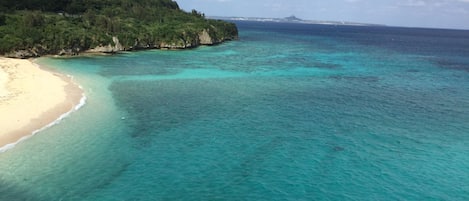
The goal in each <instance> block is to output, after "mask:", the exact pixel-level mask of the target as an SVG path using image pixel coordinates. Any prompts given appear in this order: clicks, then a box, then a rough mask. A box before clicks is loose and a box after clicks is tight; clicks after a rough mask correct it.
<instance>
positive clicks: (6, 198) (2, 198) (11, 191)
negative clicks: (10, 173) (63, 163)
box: [0, 181, 41, 201]
mask: <svg viewBox="0 0 469 201" xmlns="http://www.w3.org/2000/svg"><path fill="white" fill-rule="evenodd" d="M40 200H41V199H39V198H38V197H37V196H36V195H34V194H33V193H31V192H30V191H28V190H27V189H24V188H21V187H19V186H17V185H13V184H8V183H6V182H4V181H0V201H40Z"/></svg>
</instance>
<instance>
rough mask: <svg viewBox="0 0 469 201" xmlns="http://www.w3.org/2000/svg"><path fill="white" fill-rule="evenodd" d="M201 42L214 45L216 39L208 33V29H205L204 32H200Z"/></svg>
mask: <svg viewBox="0 0 469 201" xmlns="http://www.w3.org/2000/svg"><path fill="white" fill-rule="evenodd" d="M199 43H200V44H201V45H213V44H214V40H213V38H212V37H211V36H210V34H209V33H208V31H207V29H204V30H203V31H202V33H200V34H199Z"/></svg>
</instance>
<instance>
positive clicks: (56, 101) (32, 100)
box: [0, 57, 83, 152]
mask: <svg viewBox="0 0 469 201" xmlns="http://www.w3.org/2000/svg"><path fill="white" fill-rule="evenodd" d="M82 97H83V92H82V90H81V89H80V88H79V86H77V85H76V84H74V83H73V82H72V79H71V78H70V77H67V76H65V75H61V74H58V73H55V72H50V71H46V70H43V69H41V68H39V66H38V65H36V64H34V63H33V62H31V61H30V60H20V59H9V58H2V57H0V152H1V151H2V150H3V149H4V148H5V146H7V145H8V146H11V145H12V144H14V143H16V142H18V141H19V140H21V139H24V138H25V137H28V136H31V135H32V134H33V132H35V131H37V130H40V129H42V128H44V127H46V126H48V125H50V124H51V123H52V122H54V121H56V120H57V119H59V118H61V116H62V115H63V114H65V113H68V112H70V111H73V110H74V109H75V106H76V105H78V104H79V103H80V101H81V99H82ZM2 147H3V149H2Z"/></svg>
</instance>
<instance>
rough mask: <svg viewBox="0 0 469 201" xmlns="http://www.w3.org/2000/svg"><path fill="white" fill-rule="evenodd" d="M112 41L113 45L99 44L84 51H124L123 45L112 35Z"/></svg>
mask: <svg viewBox="0 0 469 201" xmlns="http://www.w3.org/2000/svg"><path fill="white" fill-rule="evenodd" d="M112 41H113V42H114V45H112V44H108V45H100V46H98V47H95V48H92V49H89V50H86V52H90V53H115V52H120V51H124V50H125V49H124V47H123V46H122V45H121V44H120V43H119V39H118V38H117V37H115V36H114V37H112Z"/></svg>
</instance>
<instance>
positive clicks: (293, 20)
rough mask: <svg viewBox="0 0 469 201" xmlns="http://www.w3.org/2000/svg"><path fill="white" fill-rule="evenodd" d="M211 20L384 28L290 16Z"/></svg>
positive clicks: (217, 17)
mask: <svg viewBox="0 0 469 201" xmlns="http://www.w3.org/2000/svg"><path fill="white" fill-rule="evenodd" d="M209 18H211V19H220V20H235V21H256V22H283V23H302V24H328V25H349V26H386V25H383V24H370V23H360V22H347V21H327V20H303V19H300V18H297V17H296V16H294V15H292V16H289V17H285V18H263V17H220V16H211V17H209Z"/></svg>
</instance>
